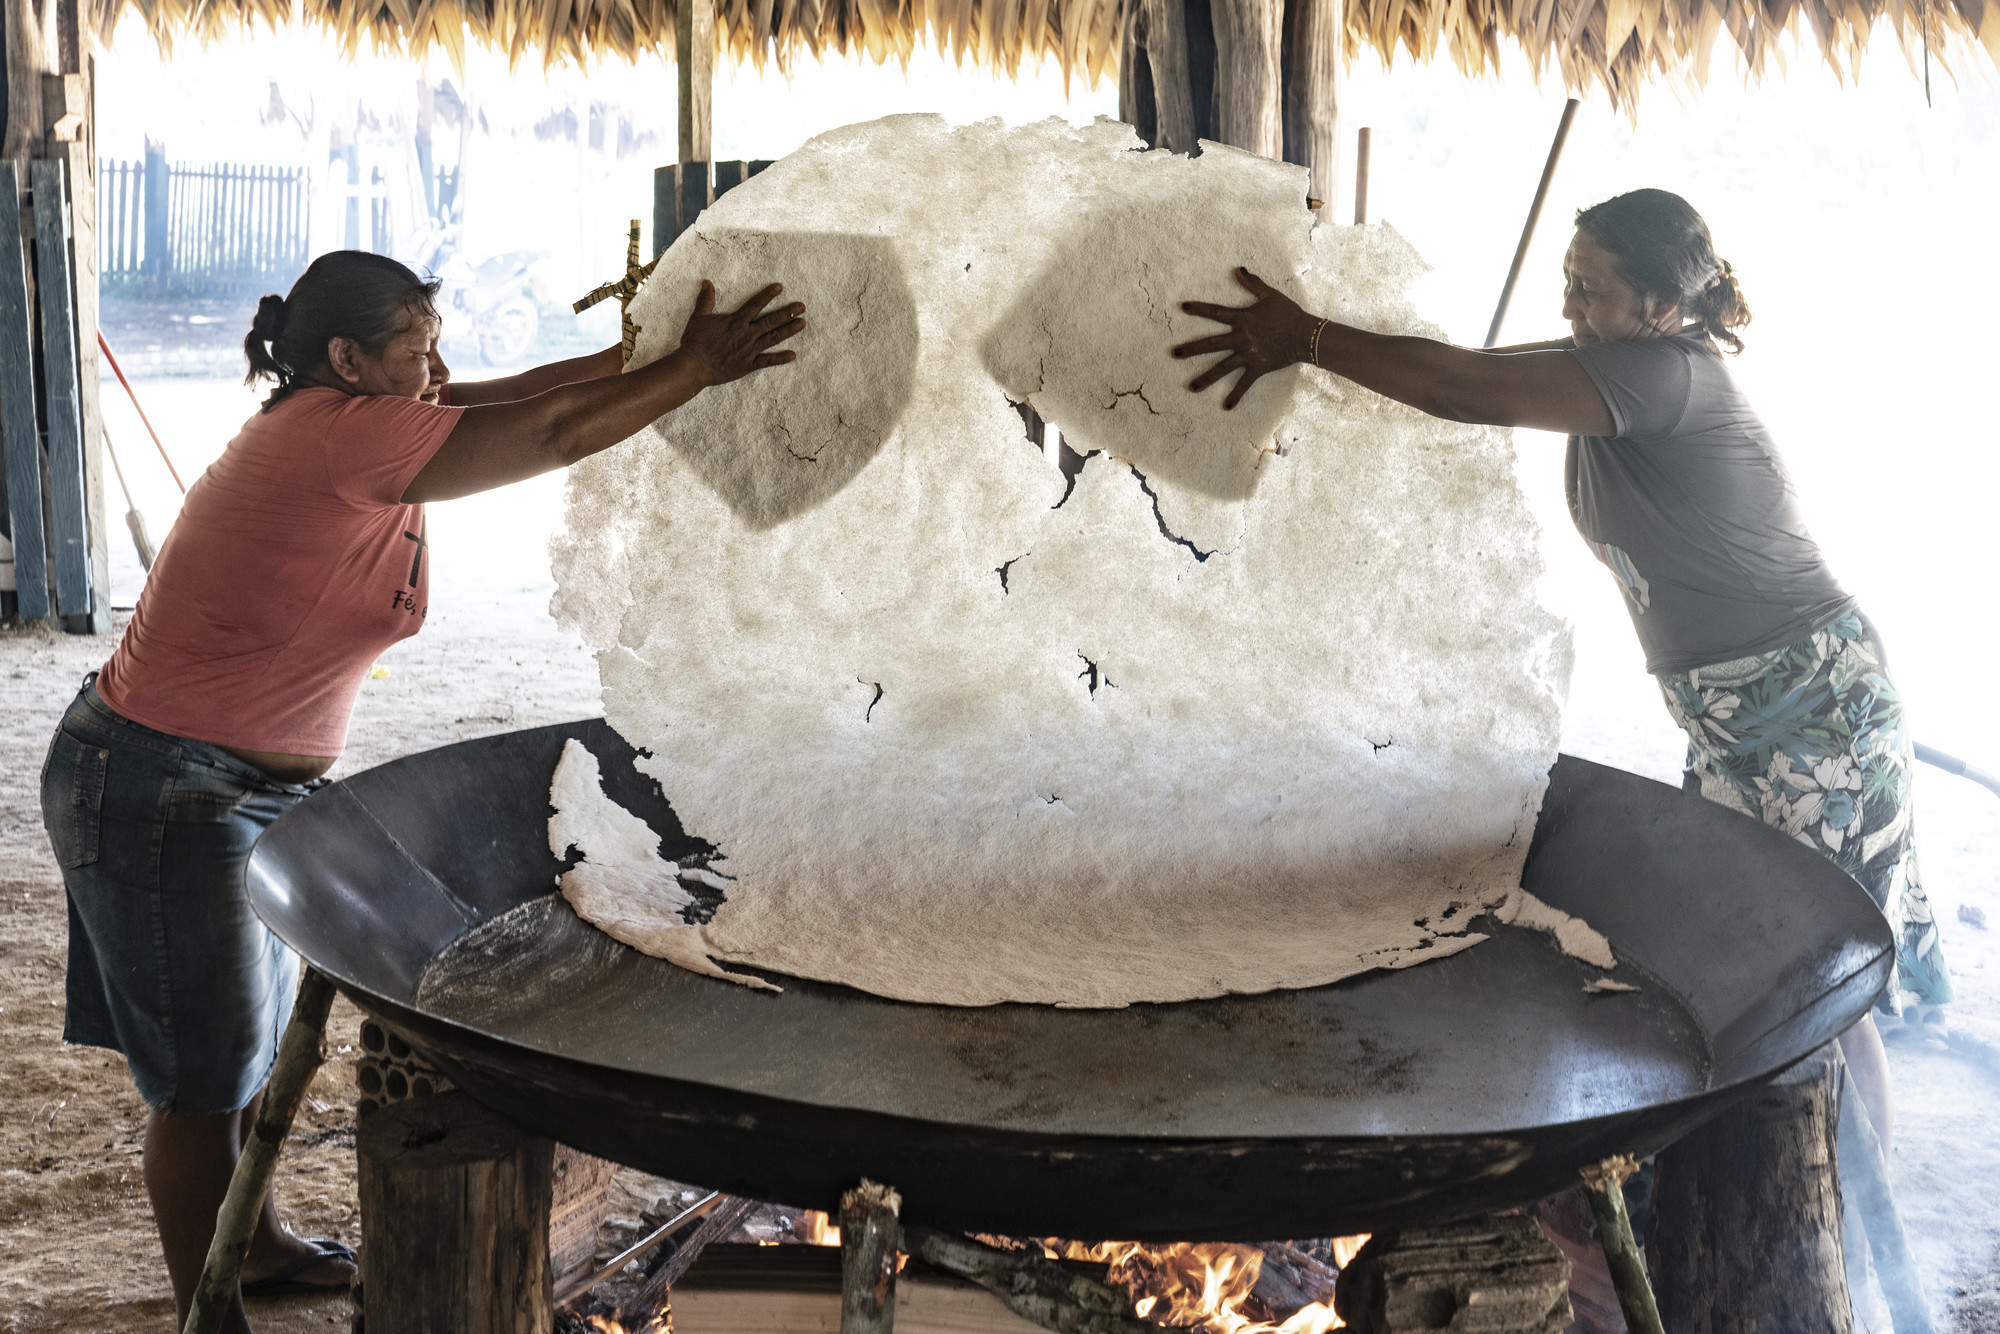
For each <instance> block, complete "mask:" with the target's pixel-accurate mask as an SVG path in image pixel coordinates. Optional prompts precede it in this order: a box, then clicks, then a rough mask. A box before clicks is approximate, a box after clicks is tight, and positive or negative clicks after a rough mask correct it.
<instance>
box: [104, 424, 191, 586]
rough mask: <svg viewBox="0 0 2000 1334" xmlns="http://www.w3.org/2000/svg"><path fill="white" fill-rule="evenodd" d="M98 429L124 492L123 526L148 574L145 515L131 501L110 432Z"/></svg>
mask: <svg viewBox="0 0 2000 1334" xmlns="http://www.w3.org/2000/svg"><path fill="white" fill-rule="evenodd" d="M99 429H100V430H103V435H104V452H105V453H107V454H109V455H110V456H111V470H112V471H113V472H115V473H117V474H118V489H119V490H120V491H123V492H124V493H125V527H126V528H127V529H128V530H130V532H131V534H132V545H133V546H135V547H137V548H138V549H139V568H141V569H143V570H145V571H146V572H147V573H149V574H150V573H151V572H152V569H153V539H152V538H151V537H149V536H147V534H146V516H145V515H143V514H141V513H140V512H139V507H138V505H136V504H135V503H133V500H132V488H131V487H129V486H127V485H125V469H124V468H122V467H120V466H119V463H118V451H117V449H115V448H114V447H113V446H112V444H111V432H110V431H109V430H104V429H103V428H102V427H100V428H99ZM175 480H179V479H178V478H177V479H175Z"/></svg>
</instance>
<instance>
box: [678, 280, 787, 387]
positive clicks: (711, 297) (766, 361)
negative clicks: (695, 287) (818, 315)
mask: <svg viewBox="0 0 2000 1334" xmlns="http://www.w3.org/2000/svg"><path fill="white" fill-rule="evenodd" d="M784 290H785V285H784V284H783V283H772V284H771V285H770V286H768V287H765V288H763V289H761V290H759V291H758V292H757V293H756V294H755V295H753V296H752V297H751V298H750V299H749V300H748V301H745V302H744V303H743V304H742V305H740V306H738V307H737V308H736V309H735V310H733V311H730V312H729V313H728V314H726V315H718V314H716V313H715V284H714V283H712V282H710V281H709V280H708V279H706V278H704V279H702V280H701V291H700V292H698V293H697V294H696V295H695V299H694V313H693V314H692V315H690V316H688V322H687V328H686V330H685V331H683V332H682V334H681V345H680V349H679V353H678V355H680V356H682V357H683V358H685V359H686V360H687V361H688V363H689V364H690V365H691V366H692V367H693V368H694V370H695V373H696V375H697V376H698V377H699V378H700V379H701V382H702V383H703V384H704V385H709V386H713V385H718V384H728V383H729V382H730V381H731V380H740V379H742V378H743V377H744V376H746V375H748V374H750V373H751V372H752V371H761V370H763V369H764V368H765V367H767V366H782V365H784V364H785V363H786V362H788V361H796V360H797V359H798V355H799V354H798V353H797V352H794V351H792V350H790V349H786V350H785V351H782V352H773V351H771V350H770V349H771V348H773V347H775V346H777V345H778V344H779V343H782V342H784V341H785V340H786V339H787V338H790V337H792V336H793V335H794V334H796V333H798V332H799V331H800V330H801V329H803V328H805V327H806V322H805V318H804V317H805V313H806V308H805V305H804V304H803V303H802V302H798V301H794V302H791V303H790V304H788V305H784V306H780V307H778V309H776V310H774V311H769V312H766V311H765V310H764V307H766V306H768V305H770V304H771V303H772V302H773V301H775V300H777V298H778V294H779V293H780V292H782V291H784Z"/></svg>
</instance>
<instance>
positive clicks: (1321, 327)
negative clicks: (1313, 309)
mask: <svg viewBox="0 0 2000 1334" xmlns="http://www.w3.org/2000/svg"><path fill="white" fill-rule="evenodd" d="M1331 323H1333V321H1331V320H1321V321H1320V322H1319V323H1318V324H1315V325H1314V326H1313V339H1312V364H1313V365H1314V366H1318V365H1319V336H1320V334H1321V333H1323V332H1325V330H1326V326H1327V325H1329V324H1331Z"/></svg>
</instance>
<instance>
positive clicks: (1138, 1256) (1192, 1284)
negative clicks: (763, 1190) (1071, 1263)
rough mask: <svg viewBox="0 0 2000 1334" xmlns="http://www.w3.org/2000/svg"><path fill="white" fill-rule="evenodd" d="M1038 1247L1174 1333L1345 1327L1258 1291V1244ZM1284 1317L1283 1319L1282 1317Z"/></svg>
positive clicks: (1329, 1309) (659, 1330)
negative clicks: (1081, 1265)
mask: <svg viewBox="0 0 2000 1334" xmlns="http://www.w3.org/2000/svg"><path fill="white" fill-rule="evenodd" d="M796 1235H797V1236H798V1238H799V1240H800V1241H803V1242H806V1243H808V1244H811V1245H814V1246H838V1245H840V1228H839V1226H838V1225H837V1224H835V1223H834V1222H833V1221H832V1220H831V1219H829V1218H828V1217H827V1215H825V1214H823V1213H820V1212H818V1211H817V1210H805V1211H802V1212H801V1214H800V1215H799V1219H798V1228H797V1233H796ZM980 1240H983V1241H986V1242H988V1243H994V1244H1002V1245H1006V1246H1008V1247H1009V1248H1010V1249H1019V1248H1021V1247H1022V1246H1023V1245H1024V1243H1021V1242H1010V1241H1007V1240H1005V1239H1002V1238H997V1237H984V1238H981V1239H980ZM1367 1240H1368V1238H1367V1237H1366V1236H1365V1235H1363V1236H1355V1237H1336V1238H1334V1239H1333V1241H1332V1243H1331V1246H1330V1249H1331V1253H1332V1254H1331V1260H1332V1264H1331V1265H1330V1266H1328V1267H1325V1272H1326V1273H1327V1274H1331V1273H1332V1272H1334V1271H1337V1270H1339V1269H1340V1268H1342V1267H1344V1266H1345V1265H1346V1264H1347V1263H1348V1262H1349V1261H1350V1260H1352V1259H1353V1258H1354V1256H1355V1253H1356V1252H1358V1251H1359V1250H1360V1249H1361V1247H1362V1246H1363V1244H1365V1243H1366V1242H1367ZM1032 1244H1033V1245H1038V1246H1039V1247H1040V1248H1041V1251H1042V1253H1043V1254H1044V1255H1046V1256H1048V1257H1049V1258H1050V1259H1052V1260H1082V1261H1089V1262H1092V1263H1097V1264H1104V1265H1108V1266H1109V1273H1108V1275H1107V1277H1108V1279H1109V1280H1110V1282H1112V1283H1113V1284H1115V1285H1117V1286H1120V1287H1123V1288H1124V1289H1125V1290H1126V1291H1127V1292H1128V1293H1130V1294H1131V1296H1132V1311H1133V1314H1134V1315H1137V1316H1139V1317H1140V1318H1141V1319H1145V1320H1150V1321H1153V1322H1155V1323H1157V1324H1160V1325H1163V1326H1167V1327H1170V1328H1174V1329H1183V1330H1200V1331H1204V1332H1205V1334H1327V1332H1328V1331H1330V1330H1336V1329H1339V1328H1341V1326H1342V1321H1341V1319H1340V1317H1339V1316H1338V1315H1336V1314H1335V1313H1334V1309H1333V1301H1332V1297H1331V1294H1330V1293H1329V1294H1328V1295H1327V1296H1326V1297H1325V1299H1323V1300H1320V1301H1314V1302H1309V1303H1308V1304H1306V1305H1304V1306H1301V1307H1298V1308H1297V1309H1294V1310H1291V1311H1289V1312H1285V1313H1280V1312H1274V1311H1272V1310H1271V1309H1270V1307H1269V1306H1268V1305H1267V1304H1266V1301H1265V1299H1264V1298H1263V1297H1262V1296H1260V1295H1259V1294H1258V1293H1257V1291H1256V1289H1257V1286H1258V1280H1259V1279H1260V1278H1261V1277H1263V1271H1264V1264H1265V1261H1266V1256H1265V1253H1264V1252H1263V1251H1262V1250H1260V1249H1258V1248H1257V1247H1255V1246H1242V1245H1234V1244H1231V1243H1228V1242H1185V1241H1183V1242H1169V1243H1164V1244H1158V1245H1147V1244H1143V1243H1140V1242H1132V1241H1102V1242H1097V1243H1095V1244H1085V1243H1083V1242H1077V1241H1064V1240H1062V1239H1060V1238H1056V1237H1045V1238H1041V1239H1040V1240H1039V1241H1037V1242H1035V1243H1032ZM899 1267H900V1265H899ZM1280 1314H1282V1317H1283V1318H1282V1319H1278V1318H1275V1317H1276V1316H1278V1315H1280ZM584 1323H585V1324H586V1325H587V1326H589V1327H590V1328H591V1329H593V1330H596V1331H598V1334H672V1331H673V1313H672V1311H671V1310H670V1309H668V1310H662V1311H660V1312H659V1313H658V1314H656V1315H654V1316H653V1317H652V1318H651V1319H649V1320H647V1321H646V1322H645V1323H644V1324H643V1325H635V1326H627V1325H622V1324H620V1323H619V1322H618V1321H616V1320H615V1319H612V1318H611V1317H609V1316H604V1315H593V1316H589V1317H586V1318H585V1320H584Z"/></svg>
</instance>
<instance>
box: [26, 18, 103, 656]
mask: <svg viewBox="0 0 2000 1334" xmlns="http://www.w3.org/2000/svg"><path fill="white" fill-rule="evenodd" d="M59 31H60V36H61V47H62V50H63V52H64V53H65V56H64V59H65V63H66V64H68V65H72V66H74V68H70V69H66V70H65V72H64V73H62V74H60V75H45V76H43V79H42V108H43V111H42V114H43V118H44V119H45V121H46V122H47V125H48V144H47V152H48V154H49V156H50V157H51V158H55V159H58V160H60V161H63V162H65V163H66V164H67V166H68V171H67V175H68V177H69V179H68V181H67V185H68V190H69V194H68V205H69V227H70V252H69V264H70V274H71V279H72V281H71V285H70V290H71V294H72V297H73V301H74V306H73V311H72V327H73V328H74V329H75V331H76V334H75V336H76V383H77V403H78V408H79V412H78V426H79V429H80V431H81V446H82V455H83V505H84V540H85V558H86V561H87V564H88V569H89V575H90V600H89V605H88V606H87V607H85V608H84V610H83V611H82V612H81V613H79V614H78V615H77V616H76V617H75V618H73V619H71V620H69V621H67V622H66V625H67V626H68V628H69V629H70V630H71V631H73V632H75V633H78V634H99V635H101V634H109V633H110V631H111V525H110V523H109V522H108V521H107V511H106V508H105V489H106V479H105V468H104V411H103V405H102V400H101V398H100V393H101V387H100V385H99V379H98V377H99V362H98V355H97V115H96V104H97V57H96V56H95V55H94V54H92V53H91V52H90V49H89V45H90V38H89V33H88V30H87V29H85V28H84V27H83V26H82V23H81V17H80V12H79V6H76V5H65V6H63V7H62V10H61V14H60V20H59Z"/></svg>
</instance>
